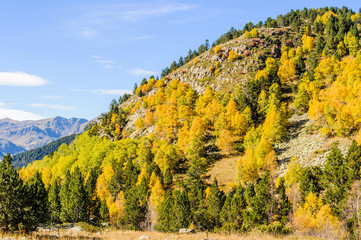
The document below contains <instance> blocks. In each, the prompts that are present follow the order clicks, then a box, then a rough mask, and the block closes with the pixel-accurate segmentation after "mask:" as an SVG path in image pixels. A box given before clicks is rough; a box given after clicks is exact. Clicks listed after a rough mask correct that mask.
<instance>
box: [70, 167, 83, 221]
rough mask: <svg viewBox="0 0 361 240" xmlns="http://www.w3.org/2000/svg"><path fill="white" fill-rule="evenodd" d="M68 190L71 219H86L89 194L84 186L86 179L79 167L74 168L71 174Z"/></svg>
mask: <svg viewBox="0 0 361 240" xmlns="http://www.w3.org/2000/svg"><path fill="white" fill-rule="evenodd" d="M68 192H69V195H68V198H69V202H68V204H69V205H68V207H69V210H70V211H69V215H70V216H69V217H70V219H71V220H72V222H82V221H85V220H86V210H87V209H86V202H87V194H86V192H85V188H84V179H83V176H82V174H81V172H80V169H79V168H78V167H76V168H75V169H74V172H73V174H72V176H71V180H70V184H69V190H68Z"/></svg>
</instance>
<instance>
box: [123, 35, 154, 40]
mask: <svg viewBox="0 0 361 240" xmlns="http://www.w3.org/2000/svg"><path fill="white" fill-rule="evenodd" d="M154 38H155V36H153V35H143V36H138V37H132V38H129V39H128V41H142V40H148V39H154Z"/></svg>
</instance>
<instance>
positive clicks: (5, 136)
mask: <svg viewBox="0 0 361 240" xmlns="http://www.w3.org/2000/svg"><path fill="white" fill-rule="evenodd" d="M87 122H88V121H87V120H86V119H78V118H71V119H66V118H62V117H54V118H48V119H42V120H37V121H15V120H12V119H1V120H0V139H1V140H2V142H1V148H0V155H1V156H4V155H5V154H6V153H8V152H9V153H11V154H16V153H19V152H23V151H25V150H30V149H33V148H37V147H40V146H43V145H44V144H47V143H50V142H52V141H54V140H56V139H58V138H60V137H64V136H67V135H71V134H78V133H81V132H83V130H84V128H85V126H86V125H87Z"/></svg>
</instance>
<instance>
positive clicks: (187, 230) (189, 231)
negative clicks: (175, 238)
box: [179, 228, 196, 233]
mask: <svg viewBox="0 0 361 240" xmlns="http://www.w3.org/2000/svg"><path fill="white" fill-rule="evenodd" d="M179 233H196V230H194V229H193V228H190V229H188V228H181V229H179Z"/></svg>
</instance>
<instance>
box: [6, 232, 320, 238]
mask: <svg viewBox="0 0 361 240" xmlns="http://www.w3.org/2000/svg"><path fill="white" fill-rule="evenodd" d="M141 236H148V237H149V240H201V239H217V240H226V239H227V240H281V239H282V240H319V239H320V238H315V237H306V236H298V235H287V236H284V235H271V234H264V233H257V232H252V233H247V234H220V233H209V234H207V233H204V232H201V233H197V234H175V233H159V232H138V231H117V230H110V231H103V232H100V233H87V232H84V231H82V232H79V233H76V234H74V233H69V232H67V231H60V232H48V233H39V232H34V233H32V234H28V235H22V234H14V233H13V234H0V239H22V240H24V239H39V240H40V239H41V240H52V239H59V240H77V239H79V240H81V239H83V240H103V239H104V240H105V239H110V240H114V239H115V240H118V239H119V240H138V239H139V238H140V237H141ZM6 237H8V238H6ZM145 239H146V238H145Z"/></svg>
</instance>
